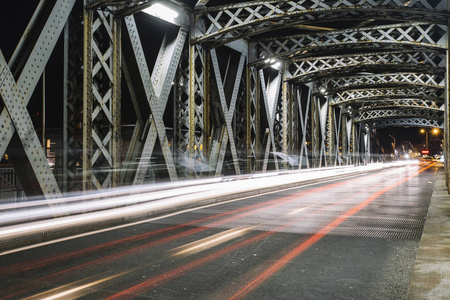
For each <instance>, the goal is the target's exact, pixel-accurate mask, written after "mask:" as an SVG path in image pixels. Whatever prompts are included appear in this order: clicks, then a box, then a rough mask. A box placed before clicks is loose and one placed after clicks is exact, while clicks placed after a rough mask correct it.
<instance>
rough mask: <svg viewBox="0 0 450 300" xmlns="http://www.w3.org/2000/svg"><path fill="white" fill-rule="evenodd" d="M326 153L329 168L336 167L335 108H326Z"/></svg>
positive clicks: (330, 106)
mask: <svg viewBox="0 0 450 300" xmlns="http://www.w3.org/2000/svg"><path fill="white" fill-rule="evenodd" d="M327 129H328V130H327V151H326V152H327V153H328V164H329V165H330V166H336V165H337V157H336V112H335V107H334V106H332V105H329V106H328V127H327Z"/></svg>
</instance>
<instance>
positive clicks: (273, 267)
mask: <svg viewBox="0 0 450 300" xmlns="http://www.w3.org/2000/svg"><path fill="white" fill-rule="evenodd" d="M432 166H433V165H429V166H427V167H424V168H422V169H420V170H418V172H417V174H414V175H411V176H408V177H406V178H404V179H402V180H399V181H397V182H395V183H394V184H391V185H389V186H387V187H385V188H383V189H381V190H379V191H377V192H375V193H373V194H372V195H371V196H369V197H368V198H367V199H366V200H364V201H363V202H361V203H359V204H357V205H355V206H354V207H353V208H351V209H350V210H348V211H347V212H345V213H344V214H342V215H340V216H339V217H337V218H336V219H335V220H334V221H332V222H331V223H329V224H328V225H326V226H325V227H323V228H322V229H321V230H320V231H319V232H317V233H316V234H314V235H312V236H311V237H310V238H309V239H307V240H306V241H305V242H303V243H302V244H300V245H299V246H297V247H295V248H294V249H293V250H292V251H290V252H289V253H287V254H286V255H285V256H283V257H282V258H281V259H279V260H278V261H277V262H276V263H274V264H272V265H271V266H270V267H268V268H267V269H266V270H265V271H264V272H262V273H261V274H260V275H259V276H258V277H256V278H255V279H254V280H253V281H252V282H250V283H249V284H248V285H247V286H245V287H244V288H243V289H242V290H240V291H239V292H238V293H237V294H235V295H234V296H233V297H231V298H230V300H236V299H242V298H243V297H245V296H246V295H247V294H248V293H250V292H251V291H252V290H254V289H256V288H257V287H258V286H259V285H261V284H262V283H263V282H264V281H265V280H267V279H268V278H269V277H271V276H272V275H273V274H274V273H275V272H277V271H278V270H279V269H281V268H282V267H284V266H285V265H286V264H287V263H288V262H290V261H291V260H292V259H294V258H295V257H297V256H298V255H300V254H302V253H303V252H304V251H305V250H307V249H308V248H309V247H311V246H312V245H314V244H315V243H317V242H318V241H319V240H320V239H321V238H323V237H324V236H325V235H327V234H328V233H330V231H332V230H333V229H335V228H336V227H338V226H339V225H340V224H341V223H342V222H344V221H345V220H347V219H348V218H349V217H351V216H353V215H354V214H356V213H357V212H359V211H360V210H361V209H363V208H364V207H366V206H367V205H369V204H370V203H371V202H372V201H373V200H375V199H376V198H378V197H379V196H381V195H383V194H384V193H386V192H388V191H390V190H392V189H393V188H395V187H397V186H399V185H400V184H402V183H404V182H406V181H408V180H409V179H411V178H413V177H415V176H417V175H418V174H419V173H421V172H423V171H425V170H426V169H428V168H430V167H432Z"/></svg>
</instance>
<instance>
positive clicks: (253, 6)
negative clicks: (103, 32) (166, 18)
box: [194, 0, 448, 47]
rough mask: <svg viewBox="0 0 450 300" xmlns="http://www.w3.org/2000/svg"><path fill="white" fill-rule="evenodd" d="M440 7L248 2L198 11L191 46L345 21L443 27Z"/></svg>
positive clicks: (444, 21)
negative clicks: (198, 25)
mask: <svg viewBox="0 0 450 300" xmlns="http://www.w3.org/2000/svg"><path fill="white" fill-rule="evenodd" d="M443 5H444V4H443V3H442V2H437V3H436V2H435V1H427V0H422V1H411V2H407V3H403V2H400V1H388V0H379V1H365V0H361V1H357V2H356V3H355V2H354V1H338V0H336V1H327V2H324V1H319V0H313V1H305V0H296V1H283V0H272V1H249V2H243V3H236V4H230V5H223V6H217V7H211V8H207V7H199V8H197V9H196V17H197V18H201V20H202V22H204V28H205V31H204V32H203V33H202V34H198V35H197V36H196V37H195V38H194V42H198V43H206V42H208V43H210V44H211V45H212V46H213V47H214V46H217V45H220V44H226V43H229V42H230V41H233V40H236V39H241V38H244V37H250V36H254V35H257V34H260V33H264V32H268V31H273V30H275V29H280V28H286V27H292V26H299V25H314V24H315V23H319V22H324V21H326V22H330V23H332V22H335V21H342V20H348V19H356V20H361V21H363V20H368V19H382V20H398V21H403V22H404V21H424V22H430V23H433V24H447V17H448V16H447V14H446V13H445V12H443V11H442V10H443V9H445V7H442V6H443Z"/></svg>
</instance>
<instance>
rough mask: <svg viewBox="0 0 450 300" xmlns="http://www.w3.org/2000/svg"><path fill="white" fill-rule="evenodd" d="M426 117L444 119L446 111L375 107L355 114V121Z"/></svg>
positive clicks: (437, 119)
mask: <svg viewBox="0 0 450 300" xmlns="http://www.w3.org/2000/svg"><path fill="white" fill-rule="evenodd" d="M420 117H422V118H426V119H429V120H436V121H440V120H441V121H443V120H444V112H443V111H434V110H424V109H422V108H419V109H413V108H408V109H406V108H403V109H395V110H394V109H374V110H368V111H361V112H358V113H357V114H356V116H355V122H367V121H369V120H377V119H387V118H420Z"/></svg>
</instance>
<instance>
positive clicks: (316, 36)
mask: <svg viewBox="0 0 450 300" xmlns="http://www.w3.org/2000/svg"><path fill="white" fill-rule="evenodd" d="M446 30H447V27H446V26H444V25H438V24H433V23H431V24H430V23H424V22H411V23H401V24H393V25H384V26H372V27H363V28H353V29H346V30H336V29H332V28H331V29H330V30H329V31H325V32H321V33H309V34H300V35H289V36H281V37H270V38H258V39H252V40H251V43H252V44H253V48H252V49H253V51H254V53H253V57H254V59H255V60H256V61H255V62H250V63H258V62H259V63H264V61H265V60H267V59H270V58H272V57H274V56H275V57H277V58H280V59H294V58H302V57H311V56H317V55H319V54H320V55H323V54H326V53H330V54H331V53H333V54H335V53H336V52H349V51H352V52H354V51H368V50H369V51H370V50H372V51H373V50H374V49H380V48H383V49H384V50H388V49H390V50H399V49H405V50H411V49H414V50H417V51H426V50H427V49H441V50H445V49H446V45H445V32H446Z"/></svg>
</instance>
